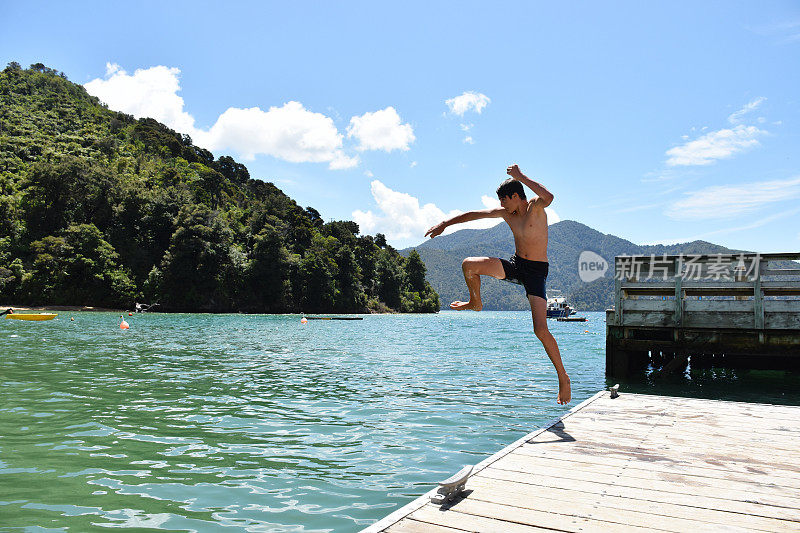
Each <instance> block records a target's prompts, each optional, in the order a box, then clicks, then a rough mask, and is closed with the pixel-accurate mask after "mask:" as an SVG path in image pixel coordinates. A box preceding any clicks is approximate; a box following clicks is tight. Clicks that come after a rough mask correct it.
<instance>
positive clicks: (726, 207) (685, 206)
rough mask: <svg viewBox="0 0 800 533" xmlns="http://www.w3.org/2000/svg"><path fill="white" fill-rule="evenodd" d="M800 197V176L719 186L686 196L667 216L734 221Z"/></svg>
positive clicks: (677, 218)
mask: <svg viewBox="0 0 800 533" xmlns="http://www.w3.org/2000/svg"><path fill="white" fill-rule="evenodd" d="M795 198H800V176H796V177H793V178H790V179H787V180H774V181H761V182H756V183H746V184H741V185H719V186H713V187H707V188H705V189H701V190H699V191H694V192H690V193H685V195H684V197H683V198H682V199H680V200H678V201H676V202H673V203H672V204H671V205H670V206H669V207H667V210H666V211H665V213H664V214H665V215H667V216H668V217H670V218H672V219H674V220H707V219H715V218H731V217H735V216H739V215H742V214H744V213H748V212H751V211H755V210H757V209H758V208H761V207H764V206H766V205H767V204H770V203H774V202H781V201H783V200H793V199H795Z"/></svg>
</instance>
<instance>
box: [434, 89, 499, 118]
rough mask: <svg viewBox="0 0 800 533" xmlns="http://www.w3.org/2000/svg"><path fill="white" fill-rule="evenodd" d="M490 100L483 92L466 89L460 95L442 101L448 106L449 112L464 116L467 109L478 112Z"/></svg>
mask: <svg viewBox="0 0 800 533" xmlns="http://www.w3.org/2000/svg"><path fill="white" fill-rule="evenodd" d="M491 101H492V100H491V98H489V97H488V96H486V95H485V94H482V93H476V92H474V91H466V92H464V93H463V94H461V96H456V97H454V98H449V99H448V100H445V102H444V103H445V104H447V107H449V108H450V112H451V113H453V114H455V115H458V116H464V113H466V112H467V111H474V112H476V113H478V114H480V113H481V112H482V111H483V109H484V108H485V107H486V106H487V105H489V102H491Z"/></svg>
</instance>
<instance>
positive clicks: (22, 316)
mask: <svg viewBox="0 0 800 533" xmlns="http://www.w3.org/2000/svg"><path fill="white" fill-rule="evenodd" d="M57 316H58V313H9V314H7V315H6V318H13V319H14V320H37V321H41V320H53V319H54V318H55V317H57Z"/></svg>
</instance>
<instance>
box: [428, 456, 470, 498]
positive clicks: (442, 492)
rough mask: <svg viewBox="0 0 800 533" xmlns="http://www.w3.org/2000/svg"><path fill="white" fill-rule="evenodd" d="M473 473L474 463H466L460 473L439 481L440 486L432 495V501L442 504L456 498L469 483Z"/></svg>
mask: <svg viewBox="0 0 800 533" xmlns="http://www.w3.org/2000/svg"><path fill="white" fill-rule="evenodd" d="M470 474H472V465H464V468H462V469H461V470H459V471H458V473H456V474H454V475H452V476H450V477H449V478H447V479H445V480H444V481H440V482H439V488H438V490H437V491H436V494H435V495H433V496H431V502H433V503H435V504H437V505H441V504H443V503H445V502H451V501H453V500H455V499H456V497H457V496H458V495H459V493H460V492H461V491H463V490H464V487H466V485H467V479H468V478H469V476H470Z"/></svg>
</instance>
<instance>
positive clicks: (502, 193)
mask: <svg viewBox="0 0 800 533" xmlns="http://www.w3.org/2000/svg"><path fill="white" fill-rule="evenodd" d="M506 174H508V175H509V176H511V178H510V179H507V180H506V181H504V182H503V183H501V184H500V186H499V187H498V188H497V197H498V198H499V199H500V207H498V208H496V209H482V210H480V211H469V212H467V213H463V214H461V215H457V216H454V217H453V218H450V219H448V220H445V221H443V222H440V223H438V224H436V225H435V226H433V227H432V228H431V229H429V230H428V231H427V232H425V236H426V237H427V236H428V235H430V236H431V238H433V237H436V236H437V235H439V234H441V233H442V232H443V231H444V230H445V228H447V227H448V226H452V225H453V224H461V223H462V222H469V221H470V220H477V219H479V218H500V217H502V219H503V220H505V221H506V224H508V226H509V227H510V228H511V233H513V234H514V245H515V247H516V253H515V254H514V255H513V256H512V257H511V258H510V259H508V260H505V259H499V258H497V257H467V258H466V259H464V261H463V262H462V263H461V269H462V270H463V271H464V279H465V280H466V282H467V288H468V289H469V301H468V302H461V301H455V302H453V303H451V304H450V308H451V309H455V310H456V311H463V310H467V309H472V310H473V311H480V310H481V309H482V308H483V304H482V303H481V276H492V277H493V278H497V279H505V280H508V281H514V282H517V283H520V284H522V285H523V286H524V287H525V292H526V294H527V295H528V301H529V302H530V304H531V314H532V315H533V332H534V334H535V335H536V336H537V337H538V338H539V340H540V341H541V342H542V345H543V346H544V349H545V351H546V352H547V355H548V357H550V361H551V362H552V363H553V366H554V367H555V368H556V373H557V374H558V399H557V401H558V403H560V404H566V403H568V402H569V401H570V400H571V399H572V390H571V388H570V381H569V376H568V375H567V372H566V371H565V370H564V364H563V363H562V362H561V353H560V352H559V351H558V343H556V340H555V338H553V335H552V334H551V333H550V330H549V329H547V297H546V296H545V279H546V278H547V271H548V263H547V214H546V213H545V211H544V208H545V207H547V206H548V205H550V203H551V202H552V201H553V194H552V193H551V192H550V191H548V190H547V189H545V188H544V187H543V186H542V185H541V184H539V183H536V182H535V181H533V180H532V179H530V178H528V177H527V176H526V175H524V174H523V173H522V172H521V171H520V169H519V166H517V165H511V166H510V167H508V168H507V169H506ZM523 183H524V184H525V185H527V186H528V188H529V189H530V190H532V191H533V192H534V193H536V195H537V198H536V199H535V200H528V199H526V198H525V189H524V188H523V187H522V184H523Z"/></svg>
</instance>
